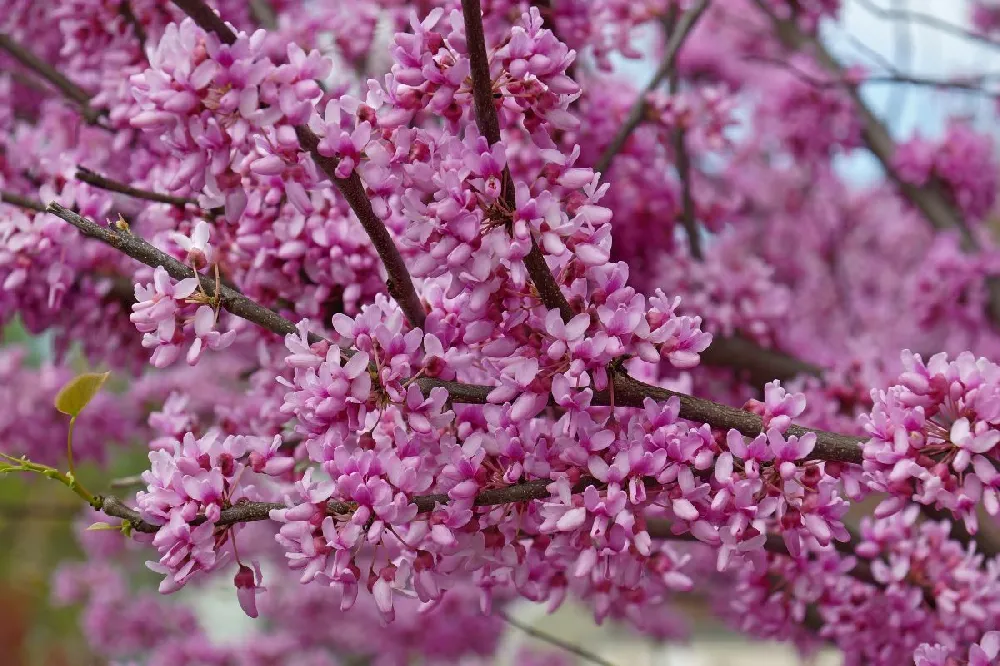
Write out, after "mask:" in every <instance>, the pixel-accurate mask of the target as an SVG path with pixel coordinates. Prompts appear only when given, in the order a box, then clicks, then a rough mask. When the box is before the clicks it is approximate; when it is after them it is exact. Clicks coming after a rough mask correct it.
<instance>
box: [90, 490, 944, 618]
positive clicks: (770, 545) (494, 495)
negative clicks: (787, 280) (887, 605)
mask: <svg viewBox="0 0 1000 666" xmlns="http://www.w3.org/2000/svg"><path fill="white" fill-rule="evenodd" d="M552 483H553V481H552V480H551V479H537V480H534V481H525V482H522V483H518V484H515V485H511V486H504V487H502V488H491V489H488V490H482V491H480V492H479V493H478V494H477V495H476V496H475V497H474V498H473V505H474V506H480V507H484V506H500V505H505V504H520V503H524V502H531V501H540V500H546V499H549V498H551V497H552V493H550V492H549V490H548V486H549V485H551V484H552ZM647 485H648V486H649V487H651V488H655V487H656V485H655V483H654V482H653V481H652V480H648V481H647ZM591 486H594V487H598V488H603V487H604V485H603V484H602V483H600V482H599V481H597V479H594V478H592V477H583V478H582V479H580V481H578V482H577V483H576V484H575V485H574V486H573V489H572V492H573V494H579V493H581V492H583V491H585V490H586V489H587V488H589V487H591ZM98 500H99V504H100V507H101V508H100V510H101V511H102V512H103V513H104V514H105V515H108V516H111V517H114V518H121V519H123V520H127V521H129V523H130V524H131V526H132V529H134V530H135V531H137V532H142V533H146V534H154V533H156V532H157V531H158V530H159V529H160V528H159V526H158V525H154V524H152V523H148V522H146V521H145V520H143V519H142V516H141V515H140V514H139V512H138V511H136V510H134V509H132V508H129V507H128V506H126V505H125V503H124V502H122V500H121V499H120V498H118V497H115V496H113V495H109V496H105V497H100V498H98ZM411 501H412V502H413V504H415V505H416V507H417V513H418V514H425V513H431V512H432V511H434V510H436V509H437V508H439V507H441V506H445V505H447V504H448V503H450V502H451V501H452V500H451V498H450V497H449V496H448V495H447V494H445V493H435V494H431V495H420V496H417V497H413V498H411ZM286 508H288V506H287V505H285V504H281V503H278V502H241V503H237V504H235V505H233V506H231V507H229V508H226V509H223V510H222V512H221V513H220V516H219V520H217V521H216V522H215V525H217V526H219V527H228V526H230V525H236V524H239V523H250V522H260V521H264V520H270V519H271V512H272V511H276V510H280V509H286ZM355 509H356V505H354V504H352V503H349V502H343V501H340V500H329V501H328V502H327V503H326V512H327V514H328V515H349V514H351V513H353V512H354V510H355ZM204 522H205V517H204V516H198V517H197V518H195V519H194V520H193V521H191V524H192V525H201V524H204ZM646 529H647V531H648V532H649V535H650V537H652V538H654V539H660V540H664V539H677V540H683V541H691V542H694V543H704V542H703V541H700V540H698V539H696V538H695V537H694V535H693V534H691V533H690V532H685V533H677V532H675V531H674V529H673V527H672V525H671V523H670V522H669V521H667V520H664V519H661V518H652V519H649V520H648V522H647V525H646ZM705 545H709V544H705ZM764 549H765V550H766V551H767V552H770V553H773V554H775V555H784V556H788V557H791V554H790V553H789V551H788V547H787V546H786V545H785V541H784V539H783V538H782V537H781V536H780V535H777V534H772V535H768V537H767V540H766V541H765V542H764ZM838 550H839V551H841V552H842V553H843V554H844V555H846V556H851V555H853V554H854V549H853V547H852V546H851V545H850V544H848V545H847V546H846V547H841V548H838ZM851 575H852V576H853V577H854V578H856V579H858V580H859V581H861V582H863V583H867V584H869V585H872V586H875V587H879V588H884V587H885V586H884V584H882V583H880V582H879V581H878V580H876V579H875V577H874V575H873V574H872V571H871V567H870V566H869V565H868V563H867V562H866V561H864V560H861V559H859V560H858V564H857V565H856V566H855V567H854V568H853V569H852V572H851ZM918 587H919V586H918ZM931 603H933V598H931Z"/></svg>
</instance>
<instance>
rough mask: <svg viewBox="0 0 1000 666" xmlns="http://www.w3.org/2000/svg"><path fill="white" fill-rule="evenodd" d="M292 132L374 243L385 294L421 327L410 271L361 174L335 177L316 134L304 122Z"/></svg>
mask: <svg viewBox="0 0 1000 666" xmlns="http://www.w3.org/2000/svg"><path fill="white" fill-rule="evenodd" d="M295 135H296V136H297V137H298V139H299V143H300V144H302V147H303V148H305V149H306V150H308V151H309V154H310V155H311V156H312V159H313V161H314V162H315V163H316V165H317V166H319V168H320V169H321V170H322V171H323V173H325V174H326V176H327V178H329V179H330V180H331V181H332V182H333V184H334V185H336V186H337V189H338V190H340V193H341V194H342V195H343V197H344V199H346V200H347V203H348V204H349V205H350V206H351V209H352V210H353V211H354V214H355V215H357V217H358V221H359V222H361V226H362V227H364V230H365V232H366V233H367V234H368V237H369V238H370V239H371V241H372V245H374V246H375V251H376V252H378V256H379V258H380V259H381V260H382V265H383V266H385V272H386V274H387V275H388V276H389V283H388V288H389V295H390V296H392V297H393V298H394V299H396V302H397V303H399V307H400V308H401V309H402V310H403V314H405V315H406V318H407V319H408V320H409V321H410V325H411V326H414V327H416V328H423V326H424V321H425V320H426V318H427V311H426V309H425V308H424V305H423V303H421V301H420V297H419V296H418V295H417V291H416V288H414V286H413V279H412V278H411V277H410V271H409V270H408V269H407V268H406V262H405V261H403V255H401V254H400V253H399V248H397V247H396V243H395V242H394V241H393V240H392V236H390V235H389V230H388V229H386V228H385V224H383V223H382V220H381V219H380V218H379V216H378V215H376V214H375V210H374V209H373V208H372V202H371V199H369V198H368V194H367V192H365V186H364V183H362V182H361V176H360V175H359V174H358V172H357V171H353V172H351V175H350V176H348V177H347V178H338V177H337V163H338V161H337V160H335V159H333V158H330V157H324V156H323V155H320V154H319V149H318V147H319V137H317V136H316V134H315V133H313V131H312V130H311V129H309V128H308V127H306V126H304V125H299V126H297V127H296V128H295Z"/></svg>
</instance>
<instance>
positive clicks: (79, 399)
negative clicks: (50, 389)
mask: <svg viewBox="0 0 1000 666" xmlns="http://www.w3.org/2000/svg"><path fill="white" fill-rule="evenodd" d="M110 374H111V373H110V372H88V373H85V374H82V375H80V376H78V377H74V378H73V379H72V380H70V381H69V383H67V384H66V386H63V387H62V389H61V390H60V391H59V393H58V394H56V409H58V410H59V411H60V412H62V413H63V414H69V415H70V416H79V414H80V412H82V411H83V408H84V407H86V406H87V404H88V403H89V402H90V401H91V400H93V399H94V396H95V395H97V392H98V391H100V390H101V386H103V385H104V382H106V381H107V379H108V376H109V375H110Z"/></svg>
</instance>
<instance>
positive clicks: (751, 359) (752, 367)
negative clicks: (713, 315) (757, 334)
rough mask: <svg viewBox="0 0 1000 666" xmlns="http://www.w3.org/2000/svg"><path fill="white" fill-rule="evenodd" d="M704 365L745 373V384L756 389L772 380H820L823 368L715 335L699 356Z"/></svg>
mask: <svg viewBox="0 0 1000 666" xmlns="http://www.w3.org/2000/svg"><path fill="white" fill-rule="evenodd" d="M701 360H702V363H704V364H705V365H710V366H715V367H724V368H732V369H734V370H737V371H745V372H746V373H747V374H748V377H747V379H748V381H749V382H750V383H751V384H752V385H754V386H757V387H760V386H763V385H764V384H766V383H767V382H769V381H771V380H772V379H791V378H792V377H797V376H799V375H809V376H811V377H821V376H822V375H823V368H821V367H819V366H818V365H814V364H812V363H809V362H807V361H803V360H802V359H799V358H796V357H795V356H791V355H789V354H786V353H785V352H782V351H779V350H777V349H770V348H767V347H761V346H760V345H758V344H757V343H756V342H753V341H752V340H748V339H747V338H745V337H742V336H741V335H739V334H737V335H734V336H726V337H723V336H718V337H715V338H713V339H712V344H711V345H709V347H708V349H706V350H705V351H703V352H702V353H701Z"/></svg>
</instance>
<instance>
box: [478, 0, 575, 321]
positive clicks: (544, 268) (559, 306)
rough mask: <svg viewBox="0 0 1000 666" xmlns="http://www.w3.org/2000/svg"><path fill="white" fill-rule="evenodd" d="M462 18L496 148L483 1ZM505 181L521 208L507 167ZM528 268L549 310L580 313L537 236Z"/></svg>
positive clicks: (483, 118)
mask: <svg viewBox="0 0 1000 666" xmlns="http://www.w3.org/2000/svg"><path fill="white" fill-rule="evenodd" d="M462 17H463V19H464V20H465V39H466V44H467V46H468V49H469V60H470V62H471V73H472V100H473V103H474V106H475V111H476V125H477V126H478V127H479V133H480V134H482V135H483V137H484V138H485V139H486V141H487V142H488V143H489V144H490V145H491V146H492V145H493V144H495V143H498V142H499V141H500V119H499V117H498V116H497V110H496V106H495V105H494V97H493V80H492V79H491V78H490V60H489V56H488V55H487V53H486V35H485V34H484V32H483V10H482V7H481V5H480V3H479V0H462ZM502 181H503V184H502V187H503V196H504V203H505V205H506V207H507V209H508V210H510V211H513V210H514V209H515V208H516V207H517V206H516V203H515V197H514V180H513V178H512V177H511V175H510V168H509V167H507V166H504V169H503V176H502ZM524 266H525V268H526V269H527V270H528V275H529V276H530V277H531V281H532V282H533V283H534V285H535V289H536V290H537V291H538V297H539V298H540V299H541V301H542V303H544V304H545V307H547V308H549V309H550V310H558V311H559V315H560V316H561V317H562V319H563V321H569V320H570V319H572V318H573V316H574V315H575V314H576V313H575V312H574V311H573V308H571V307H570V304H569V301H567V300H566V297H565V296H564V295H563V293H562V290H561V289H559V285H558V283H556V280H555V278H554V277H553V276H552V271H551V270H549V266H548V264H546V263H545V256H544V255H543V254H542V251H541V249H540V248H539V247H538V243H536V242H535V237H534V235H532V236H531V250H530V251H529V252H528V255H527V256H526V257H525V258H524Z"/></svg>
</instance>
